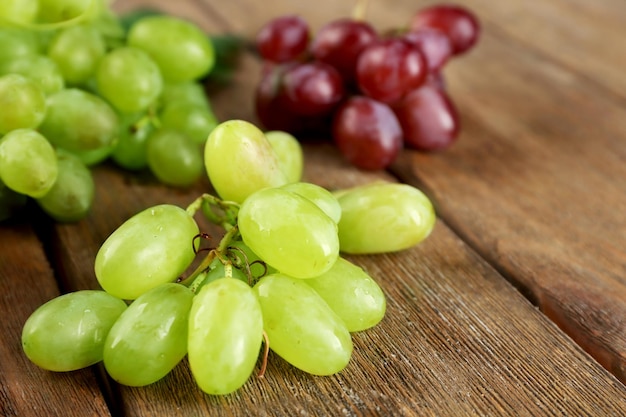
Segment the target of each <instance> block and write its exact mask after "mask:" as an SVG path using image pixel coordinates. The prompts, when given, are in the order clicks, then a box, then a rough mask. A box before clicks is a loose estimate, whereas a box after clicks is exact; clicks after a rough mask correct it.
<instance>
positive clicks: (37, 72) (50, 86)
mask: <svg viewBox="0 0 626 417" xmlns="http://www.w3.org/2000/svg"><path fill="white" fill-rule="evenodd" d="M0 71H1V72H2V73H3V74H9V73H15V74H20V75H23V76H24V77H27V78H29V79H31V80H33V81H34V82H35V83H36V84H37V85H38V86H39V88H41V91H42V92H43V93H44V94H45V95H49V94H53V93H56V92H57V91H59V90H62V89H63V88H65V80H64V79H63V74H61V70H60V69H59V66H58V65H57V64H56V62H54V61H53V60H52V59H51V58H49V57H47V56H45V55H26V56H23V57H19V58H16V59H14V60H12V61H9V62H7V63H5V64H4V65H3V66H2V68H1V70H0Z"/></svg>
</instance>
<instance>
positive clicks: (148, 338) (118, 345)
mask: <svg viewBox="0 0 626 417" xmlns="http://www.w3.org/2000/svg"><path fill="white" fill-rule="evenodd" d="M192 299H193V293H192V292H191V290H189V288H187V287H185V286H183V285H180V284H174V283H167V284H163V285H159V286H158V287H155V288H153V289H151V290H150V291H148V292H146V293H144V294H142V295H141V296H140V297H139V298H137V299H136V300H135V301H133V302H132V303H131V304H130V306H129V307H128V308H127V309H126V311H124V312H123V313H122V315H121V316H120V317H119V318H118V319H117V321H116V322H115V324H114V325H113V327H112V328H111V330H110V331H109V334H108V336H107V338H106V340H105V342H104V355H103V356H104V358H103V359H104V367H105V369H106V370H107V373H108V374H109V375H110V376H111V377H112V378H113V379H114V380H115V381H117V382H119V383H120V384H123V385H129V386H134V387H139V386H144V385H149V384H152V383H154V382H156V381H158V380H160V379H161V378H163V377H164V376H165V375H167V374H168V373H169V372H170V371H171V370H172V369H174V367H175V366H176V365H177V364H178V363H179V362H180V361H181V360H182V359H183V357H184V356H185V355H186V354H187V326H188V316H189V310H190V309H191V302H192Z"/></svg>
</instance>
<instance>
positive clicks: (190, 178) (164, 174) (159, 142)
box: [146, 128, 203, 187]
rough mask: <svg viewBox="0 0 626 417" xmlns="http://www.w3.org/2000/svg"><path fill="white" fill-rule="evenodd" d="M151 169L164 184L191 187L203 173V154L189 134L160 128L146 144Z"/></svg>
mask: <svg viewBox="0 0 626 417" xmlns="http://www.w3.org/2000/svg"><path fill="white" fill-rule="evenodd" d="M146 158H147V161H148V166H149V167H150V171H152V173H153V174H154V175H155V176H156V177H157V178H158V179H159V181H161V182H162V183H164V184H168V185H173V186H176V187H188V186H190V185H192V184H194V183H195V182H196V181H198V179H199V178H200V176H202V169H203V166H202V154H201V151H200V149H198V145H197V144H195V143H194V142H193V141H192V140H191V139H189V137H188V136H186V135H184V134H182V133H180V132H177V131H175V130H171V129H167V128H161V129H158V130H156V131H155V132H153V133H152V134H151V135H150V137H149V138H148V143H147V145H146Z"/></svg>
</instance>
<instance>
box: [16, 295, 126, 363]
mask: <svg viewBox="0 0 626 417" xmlns="http://www.w3.org/2000/svg"><path fill="white" fill-rule="evenodd" d="M124 310H126V303H125V302H124V301H122V300H120V299H119V298H115V297H113V296H112V295H110V294H107V293H106V292H104V291H96V290H81V291H76V292H72V293H68V294H64V295H61V296H59V297H56V298H53V299H52V300H50V301H48V302H46V303H45V304H43V305H41V306H40V307H39V308H37V309H36V310H35V311H34V312H33V313H32V314H31V315H30V317H29V318H28V320H26V323H24V328H23V329H22V348H23V350H24V353H25V354H26V356H27V357H28V359H30V360H31V361H32V362H33V363H35V364H36V365H37V366H39V367H41V368H43V369H46V370H49V371H57V372H62V371H73V370H76V369H81V368H85V367H87V366H90V365H93V364H95V363H98V362H100V361H101V360H102V351H103V348H104V341H105V339H106V337H107V334H108V333H109V330H110V329H111V327H112V326H113V323H115V321H116V320H117V319H118V317H119V316H120V315H121V314H122V313H123V312H124Z"/></svg>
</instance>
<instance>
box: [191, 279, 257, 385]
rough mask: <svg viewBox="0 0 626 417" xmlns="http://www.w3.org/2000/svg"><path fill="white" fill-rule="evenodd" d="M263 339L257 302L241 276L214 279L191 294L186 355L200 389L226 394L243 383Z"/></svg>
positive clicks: (254, 361)
mask: <svg viewBox="0 0 626 417" xmlns="http://www.w3.org/2000/svg"><path fill="white" fill-rule="evenodd" d="M262 340H263V317H262V315H261V307H260V305H259V301H258V300H257V298H256V296H255V294H254V292H253V291H252V289H251V288H250V287H249V286H248V285H247V284H245V283H244V282H242V281H240V280H238V279H232V278H222V279H218V280H216V281H213V282H211V283H210V284H208V285H205V286H204V287H202V289H201V290H200V292H199V293H198V294H197V295H196V296H195V297H194V299H193V304H192V306H191V312H190V313H189V336H188V342H187V343H188V357H189V366H190V368H191V373H192V374H193V377H194V379H195V380H196V382H197V384H198V386H199V387H200V389H202V391H204V392H206V393H207V394H213V395H225V394H229V393H231V392H234V391H236V390H237V389H239V388H240V387H241V386H243V384H245V382H246V381H247V380H248V379H249V378H250V375H251V374H252V371H253V370H254V366H255V364H256V361H257V359H258V356H259V351H260V349H261V342H262Z"/></svg>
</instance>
